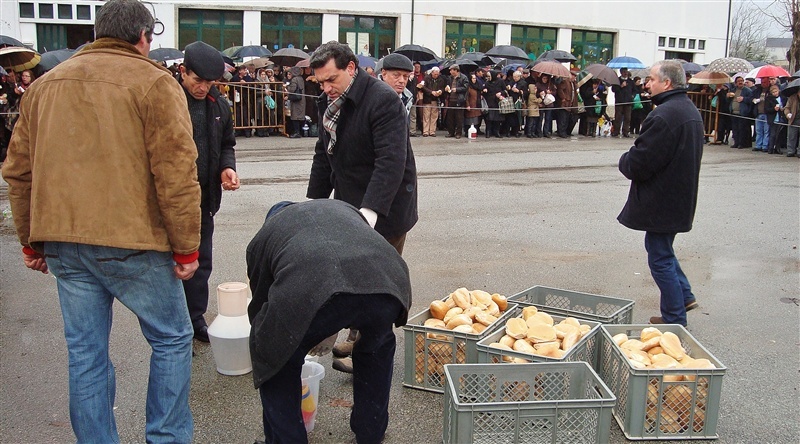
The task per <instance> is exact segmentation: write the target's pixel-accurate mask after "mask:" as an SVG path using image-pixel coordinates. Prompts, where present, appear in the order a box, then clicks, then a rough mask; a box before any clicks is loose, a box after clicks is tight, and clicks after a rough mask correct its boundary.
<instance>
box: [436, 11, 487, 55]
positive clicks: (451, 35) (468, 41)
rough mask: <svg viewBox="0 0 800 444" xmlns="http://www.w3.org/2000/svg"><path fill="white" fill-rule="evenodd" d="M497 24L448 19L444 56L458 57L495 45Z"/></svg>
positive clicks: (485, 49)
mask: <svg viewBox="0 0 800 444" xmlns="http://www.w3.org/2000/svg"><path fill="white" fill-rule="evenodd" d="M494 32H495V25H493V24H491V23H471V22H457V21H453V20H448V21H447V23H446V24H445V37H444V58H446V59H457V58H458V57H460V56H461V55H462V54H466V53H468V52H486V51H488V50H490V49H492V47H493V46H494Z"/></svg>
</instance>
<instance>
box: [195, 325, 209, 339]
mask: <svg viewBox="0 0 800 444" xmlns="http://www.w3.org/2000/svg"><path fill="white" fill-rule="evenodd" d="M194 338H195V339H197V340H198V341H200V342H209V339H208V326H207V325H204V326H202V327H200V328H195V329H194Z"/></svg>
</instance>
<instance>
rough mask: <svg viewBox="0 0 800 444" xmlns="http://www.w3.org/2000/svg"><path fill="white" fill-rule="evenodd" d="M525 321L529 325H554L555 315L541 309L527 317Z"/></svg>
mask: <svg viewBox="0 0 800 444" xmlns="http://www.w3.org/2000/svg"><path fill="white" fill-rule="evenodd" d="M525 322H527V323H528V326H530V325H531V324H545V325H549V326H551V327H552V326H553V317H552V316H550V315H549V314H547V313H545V312H543V311H539V312H536V314H534V315H532V316H531V317H529V318H528V319H526V320H525Z"/></svg>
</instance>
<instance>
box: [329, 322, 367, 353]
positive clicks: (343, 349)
mask: <svg viewBox="0 0 800 444" xmlns="http://www.w3.org/2000/svg"><path fill="white" fill-rule="evenodd" d="M360 337H361V335H360V334H358V330H354V329H350V334H348V336H347V339H346V340H345V341H344V342H340V343H338V344H336V345H334V346H333V356H335V357H337V358H346V357H348V356H350V355H351V354H353V346H354V345H355V344H356V341H358V338H360Z"/></svg>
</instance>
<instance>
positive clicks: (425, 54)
mask: <svg viewBox="0 0 800 444" xmlns="http://www.w3.org/2000/svg"><path fill="white" fill-rule="evenodd" d="M394 52H396V53H398V54H403V55H404V56H406V57H408V58H409V59H411V61H412V62H427V61H429V60H437V59H438V57H437V56H436V53H435V52H433V51H432V50H430V49H428V48H426V47H424V46H420V45H403V46H401V47H399V48H397V49H395V50H394Z"/></svg>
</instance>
